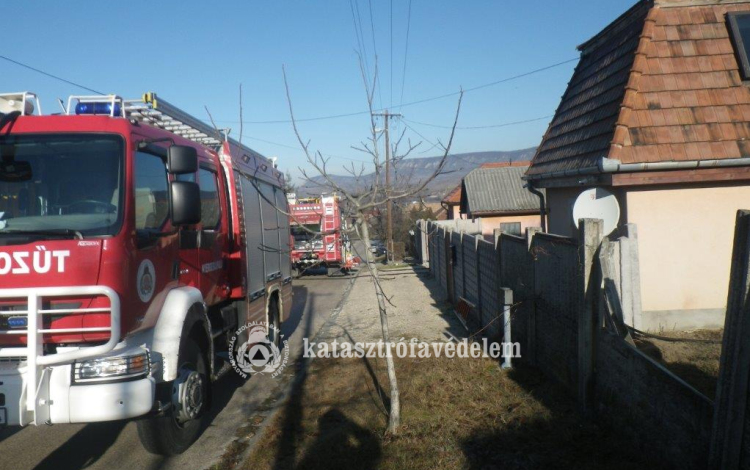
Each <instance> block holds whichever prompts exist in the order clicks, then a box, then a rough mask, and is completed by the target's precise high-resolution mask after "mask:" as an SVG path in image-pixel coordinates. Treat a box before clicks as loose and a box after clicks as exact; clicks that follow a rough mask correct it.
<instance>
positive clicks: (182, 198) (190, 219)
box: [169, 181, 201, 227]
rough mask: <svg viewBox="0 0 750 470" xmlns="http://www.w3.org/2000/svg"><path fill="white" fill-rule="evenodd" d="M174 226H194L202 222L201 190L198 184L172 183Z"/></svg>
mask: <svg viewBox="0 0 750 470" xmlns="http://www.w3.org/2000/svg"><path fill="white" fill-rule="evenodd" d="M169 202H170V216H171V219H172V225H174V226H175V227H179V226H182V225H193V224H197V223H198V222H200V221H201V190H200V187H199V186H198V183H193V182H190V181H172V182H171V183H170V184H169Z"/></svg>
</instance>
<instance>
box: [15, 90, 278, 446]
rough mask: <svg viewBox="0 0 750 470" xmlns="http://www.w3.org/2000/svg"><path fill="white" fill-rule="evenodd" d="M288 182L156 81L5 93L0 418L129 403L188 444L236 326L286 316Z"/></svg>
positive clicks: (225, 364)
mask: <svg viewBox="0 0 750 470" xmlns="http://www.w3.org/2000/svg"><path fill="white" fill-rule="evenodd" d="M34 103H36V111H37V115H34V114H33V113H34ZM283 183H284V182H283V176H282V173H281V172H280V171H279V170H277V169H276V168H275V165H274V164H273V163H272V162H271V161H270V160H268V159H266V158H264V157H263V156H261V155H260V154H258V153H257V152H254V151H253V150H251V149H249V148H248V147H246V146H243V145H241V144H240V143H239V142H237V141H235V140H233V139H230V138H228V136H227V135H226V134H225V133H222V132H219V131H217V130H216V129H214V128H213V127H211V126H208V125H206V124H204V123H203V122H201V121H200V120H198V119H196V118H194V117H192V116H190V115H188V114H187V113H185V112H183V111H181V110H180V109H178V108H177V107H175V106H173V105H171V104H169V103H167V102H166V101H164V100H162V99H161V98H157V96H156V94H153V93H147V94H146V95H144V96H143V98H142V99H139V100H132V101H128V100H123V99H122V98H120V97H118V96H114V95H108V96H95V97H86V96H78V97H71V98H70V99H69V100H68V106H67V109H66V112H65V113H63V114H62V115H47V116H43V115H41V112H40V111H39V100H38V99H37V98H36V95H34V94H33V93H28V92H27V93H15V94H4V95H0V426H3V425H21V426H24V425H29V424H34V425H42V424H57V423H91V422H96V421H110V420H124V419H130V418H136V417H139V418H140V419H139V420H138V431H139V435H140V438H141V441H142V442H143V444H144V446H145V447H146V448H147V449H148V450H149V451H151V452H154V453H160V454H167V455H168V454H176V453H180V452H182V451H184V450H185V449H186V448H187V447H189V446H190V445H191V443H192V442H193V441H194V440H195V439H196V438H197V436H198V434H199V432H200V430H201V428H202V425H201V421H202V418H203V417H204V416H206V410H207V409H208V407H209V405H210V402H211V393H212V386H211V383H212V382H214V381H215V380H216V379H218V378H219V377H220V376H221V375H223V374H224V373H226V372H227V371H230V370H232V367H231V366H230V363H229V354H228V352H229V351H230V348H229V344H230V342H231V341H230V338H232V337H233V336H234V335H235V334H236V333H235V332H236V331H237V330H238V329H239V327H240V326H244V325H246V324H249V323H250V322H257V323H258V324H260V325H265V329H266V331H267V334H268V337H267V339H266V341H267V342H268V343H269V344H275V345H278V344H279V342H280V341H279V327H280V325H281V323H282V322H283V321H284V320H285V319H287V318H288V317H289V314H290V309H291V305H292V286H291V280H292V276H291V262H290V257H289V250H288V249H287V248H288V241H289V221H288V218H287V217H286V215H285V214H286V211H287V201H286V197H285V194H284V193H283V191H282V189H281V188H282V187H283ZM277 209H278V210H277ZM237 341H238V343H240V344H242V341H243V337H242V336H240V338H239V339H238V340H237ZM246 343H247V340H245V344H246Z"/></svg>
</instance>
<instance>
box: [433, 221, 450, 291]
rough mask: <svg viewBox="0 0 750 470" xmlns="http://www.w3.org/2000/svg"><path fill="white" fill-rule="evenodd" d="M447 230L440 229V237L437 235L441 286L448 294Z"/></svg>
mask: <svg viewBox="0 0 750 470" xmlns="http://www.w3.org/2000/svg"><path fill="white" fill-rule="evenodd" d="M445 238H446V234H445V230H444V229H442V228H441V229H439V230H438V237H437V244H436V248H437V257H438V259H439V260H440V262H439V263H438V270H439V271H440V286H441V287H442V288H443V294H444V295H447V293H448V272H447V264H446V256H445Z"/></svg>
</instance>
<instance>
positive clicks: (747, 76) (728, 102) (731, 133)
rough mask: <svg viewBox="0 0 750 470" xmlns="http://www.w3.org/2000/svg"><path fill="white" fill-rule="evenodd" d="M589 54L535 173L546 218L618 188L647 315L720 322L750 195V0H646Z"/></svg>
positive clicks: (557, 225)
mask: <svg viewBox="0 0 750 470" xmlns="http://www.w3.org/2000/svg"><path fill="white" fill-rule="evenodd" d="M579 50H580V54H581V58H580V61H579V63H578V65H577V66H576V68H575V71H574V73H573V77H572V78H571V80H570V82H569V84H568V88H567V90H566V91H565V94H564V95H563V97H562V100H561V102H560V105H559V106H558V108H557V111H556V113H555V116H554V118H553V119H552V121H551V123H550V125H549V128H548V129H547V131H546V133H545V135H544V137H543V140H542V143H541V145H540V146H539V148H538V150H537V152H536V154H535V156H534V158H533V160H532V162H531V166H530V168H529V169H528V171H527V172H526V175H525V177H524V178H525V179H526V181H527V182H528V183H529V184H530V185H531V186H533V187H536V188H546V190H547V195H546V196H547V197H546V204H547V212H548V224H549V231H550V232H552V233H558V234H562V235H572V234H574V233H575V225H574V220H573V217H572V205H573V203H574V201H575V200H576V198H577V197H578V195H579V194H580V193H581V192H582V191H583V190H585V189H587V188H591V187H600V188H605V189H607V190H608V191H609V192H611V193H613V194H614V195H615V197H616V198H617V201H618V202H619V206H620V221H619V223H620V224H625V223H634V224H636V225H637V230H638V239H639V251H640V274H641V289H642V304H643V318H644V324H643V325H642V326H643V327H644V328H652V329H655V328H660V327H664V328H675V327H678V328H680V327H682V328H685V327H714V326H716V327H720V326H722V325H723V319H724V311H725V307H726V295H727V284H728V279H729V267H730V258H731V248H732V236H733V227H734V219H735V213H736V211H737V209H740V208H750V140H749V139H750V89H748V85H749V84H750V60H748V52H750V1H747V0H745V1H732V0H729V1H726V0H725V1H716V0H713V1H711V0H648V1H646V0H643V1H640V2H638V3H636V4H635V5H634V6H633V7H632V8H630V9H629V10H628V11H627V12H625V13H624V14H623V15H622V16H620V17H619V18H617V19H616V20H615V21H614V22H612V23H611V24H610V25H608V26H607V27H606V28H604V29H603V30H602V31H601V32H600V33H599V34H597V35H596V36H594V37H593V38H591V39H590V40H589V41H587V42H586V43H584V44H582V45H581V46H579Z"/></svg>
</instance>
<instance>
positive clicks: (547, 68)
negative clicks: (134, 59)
mask: <svg viewBox="0 0 750 470" xmlns="http://www.w3.org/2000/svg"><path fill="white" fill-rule="evenodd" d="M0 59H3V60H6V61H8V62H11V63H13V64H16V65H18V66H20V67H23V68H26V69H29V70H32V71H34V72H37V73H40V74H42V75H45V76H47V77H50V78H53V79H55V80H59V81H61V82H64V83H67V84H69V85H73V86H75V87H78V88H81V89H83V90H87V91H90V92H92V93H96V94H98V95H104V94H105V93H102V92H101V91H97V90H94V89H93V88H90V87H87V86H85V85H81V84H79V83H76V82H73V81H71V80H67V79H65V78H62V77H59V76H57V75H54V74H51V73H49V72H45V71H44V70H40V69H38V68H36V67H32V66H31V65H28V64H24V63H22V62H19V61H17V60H14V59H11V58H10V57H6V56H4V55H0ZM575 60H578V58H575V59H568V60H565V61H562V62H558V63H556V64H552V65H548V66H546V67H541V68H538V69H535V70H531V71H529V72H525V73H522V74H518V75H514V76H511V77H507V78H503V79H501V80H496V81H494V82H490V83H485V84H483V85H478V86H475V87H472V88H467V89H466V90H464V92H465V93H468V92H470V91H475V90H480V89H482V88H487V87H490V86H494V85H498V84H500V83H505V82H509V81H511V80H516V79H518V78H522V77H527V76H529V75H532V74H535V73H539V72H543V71H545V70H549V69H551V68H554V67H559V66H561V65H564V64H567V63H570V62H573V61H575ZM459 93H460V92H454V93H446V94H444V95H440V96H435V97H432V98H425V99H422V100H418V101H412V102H409V103H404V104H402V105H401V106H413V105H416V104H421V103H426V102H428V101H434V100H439V99H442V98H447V97H450V96H456V95H458V94H459ZM375 111H384V110H382V109H380V110H375ZM365 114H370V111H358V112H354V113H344V114H335V115H330V116H320V117H314V118H301V119H296V122H309V121H320V120H326V119H337V118H343V117H352V116H361V115H365ZM547 117H550V116H545V117H540V118H535V119H534V120H541V119H545V118H547ZM216 121H217V122H231V123H237V122H239V121H237V120H227V119H223V120H222V119H217V120H216ZM531 121H532V120H529V121H528V122H531ZM291 122H292V121H291V120H289V119H285V120H275V121H243V123H244V124H288V123H291ZM412 122H415V123H417V124H422V125H427V126H434V127H448V126H438V125H436V124H427V123H418V122H416V121H412ZM523 122H524V121H518V122H515V123H505V124H500V125H493V126H476V127H473V128H483V127H504V126H506V125H511V124H521V123H523ZM404 125H405V126H406V127H408V128H409V129H411V130H412V131H414V129H413V128H412V127H410V126H407V125H406V123H404ZM450 127H452V126H450ZM466 129H469V128H468V127H467V128H466ZM414 132H416V131H414ZM417 134H419V133H417ZM421 137H422V138H424V137H423V136H421ZM425 140H427V139H425ZM427 141H428V142H429V140H427ZM282 145H283V144H282ZM336 158H347V159H349V160H354V159H351V158H348V157H336ZM354 161H359V160H354Z"/></svg>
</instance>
